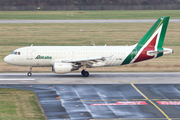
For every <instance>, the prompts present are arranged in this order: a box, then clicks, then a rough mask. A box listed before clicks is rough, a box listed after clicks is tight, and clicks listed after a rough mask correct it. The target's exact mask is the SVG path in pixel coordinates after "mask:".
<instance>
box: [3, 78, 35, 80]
mask: <svg viewBox="0 0 180 120" xmlns="http://www.w3.org/2000/svg"><path fill="white" fill-rule="evenodd" d="M0 80H35V79H34V78H33V79H20V78H16V79H7V78H4V79H0Z"/></svg>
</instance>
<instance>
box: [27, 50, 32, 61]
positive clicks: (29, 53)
mask: <svg viewBox="0 0 180 120" xmlns="http://www.w3.org/2000/svg"><path fill="white" fill-rule="evenodd" d="M32 59H33V55H32V49H31V48H28V49H27V60H32Z"/></svg>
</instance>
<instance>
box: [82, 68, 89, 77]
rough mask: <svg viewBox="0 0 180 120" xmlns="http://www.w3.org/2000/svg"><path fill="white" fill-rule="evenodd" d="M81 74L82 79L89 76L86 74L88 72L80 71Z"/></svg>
mask: <svg viewBox="0 0 180 120" xmlns="http://www.w3.org/2000/svg"><path fill="white" fill-rule="evenodd" d="M81 74H82V75H83V76H84V77H88V76H89V72H88V71H85V70H82V71H81Z"/></svg>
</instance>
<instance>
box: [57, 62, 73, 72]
mask: <svg viewBox="0 0 180 120" xmlns="http://www.w3.org/2000/svg"><path fill="white" fill-rule="evenodd" d="M72 69H73V66H72V63H59V62H58V63H54V66H53V71H54V73H59V74H64V73H68V72H71V71H72Z"/></svg>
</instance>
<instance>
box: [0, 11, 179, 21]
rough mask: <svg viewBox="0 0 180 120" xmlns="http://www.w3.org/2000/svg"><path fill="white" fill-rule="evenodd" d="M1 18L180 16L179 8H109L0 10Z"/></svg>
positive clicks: (155, 17)
mask: <svg viewBox="0 0 180 120" xmlns="http://www.w3.org/2000/svg"><path fill="white" fill-rule="evenodd" d="M0 16H1V17H0V19H2V20H7V19H9V20H15V19H19V20H22V19H24V20H26V19H31V20H32V19H34V20H38V19H39V20H45V19H61V20H67V19H68V20H69V19H70V20H71V19H157V18H159V17H160V16H171V18H180V10H109V11H0Z"/></svg>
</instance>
